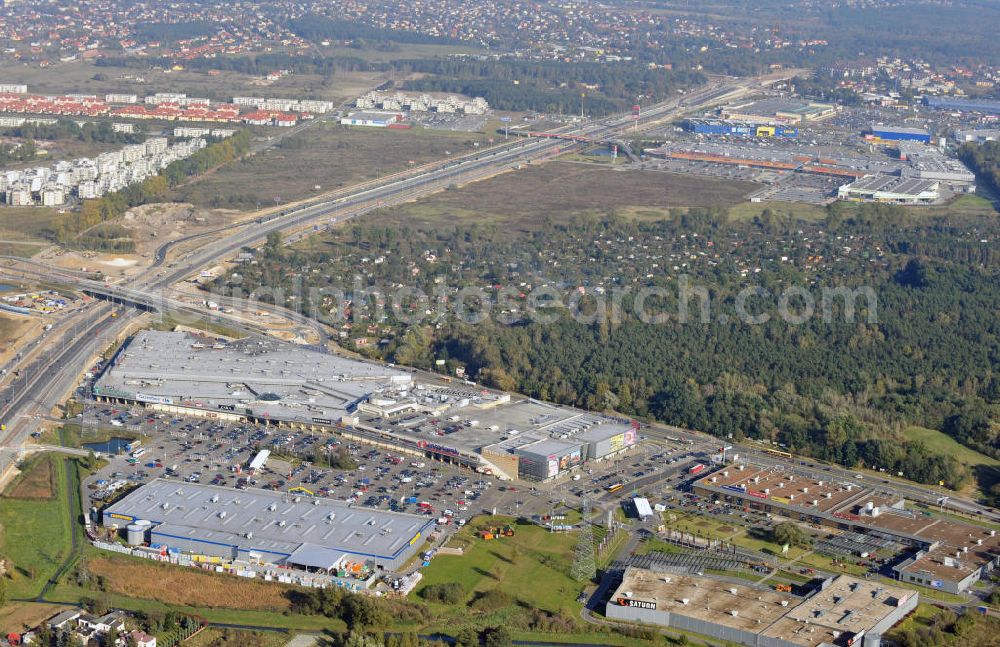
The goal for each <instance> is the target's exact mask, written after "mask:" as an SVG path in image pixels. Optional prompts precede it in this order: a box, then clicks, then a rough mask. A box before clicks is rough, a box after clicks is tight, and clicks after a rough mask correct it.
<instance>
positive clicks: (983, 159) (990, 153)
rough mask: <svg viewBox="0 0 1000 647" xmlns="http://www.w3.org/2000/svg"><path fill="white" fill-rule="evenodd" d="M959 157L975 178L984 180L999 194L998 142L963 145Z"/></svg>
mask: <svg viewBox="0 0 1000 647" xmlns="http://www.w3.org/2000/svg"><path fill="white" fill-rule="evenodd" d="M959 157H961V158H962V161H963V162H965V163H966V164H967V165H968V166H969V168H971V169H972V170H973V172H974V173H975V174H976V177H978V178H980V179H981V180H986V182H987V184H989V186H990V188H992V189H993V190H994V191H996V192H998V193H1000V142H986V143H985V144H982V145H977V144H972V143H968V144H963V145H962V148H961V149H960V150H959Z"/></svg>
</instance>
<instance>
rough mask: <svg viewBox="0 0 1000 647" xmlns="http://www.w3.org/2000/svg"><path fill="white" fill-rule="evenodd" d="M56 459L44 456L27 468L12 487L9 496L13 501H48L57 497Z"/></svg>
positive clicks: (34, 460) (37, 458) (32, 461)
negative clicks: (54, 463) (54, 464)
mask: <svg viewBox="0 0 1000 647" xmlns="http://www.w3.org/2000/svg"><path fill="white" fill-rule="evenodd" d="M55 460H56V458H55V457H54V456H52V455H48V454H43V455H40V456H38V457H36V458H35V459H33V460H31V462H30V463H29V464H28V465H26V466H25V469H24V471H22V472H21V474H19V475H18V478H17V480H16V481H14V483H13V484H12V485H11V487H10V490H8V492H7V496H9V497H11V498H13V499H29V500H35V501H38V500H47V499H51V498H52V497H54V496H55V495H56V491H55V488H56V479H55V469H54V466H53V462H54V461H55Z"/></svg>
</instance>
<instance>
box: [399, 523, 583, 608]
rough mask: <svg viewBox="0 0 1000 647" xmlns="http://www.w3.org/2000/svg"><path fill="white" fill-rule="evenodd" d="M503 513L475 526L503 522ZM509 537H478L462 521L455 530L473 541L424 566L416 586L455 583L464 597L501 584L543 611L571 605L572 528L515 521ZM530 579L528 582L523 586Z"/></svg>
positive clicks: (575, 589)
mask: <svg viewBox="0 0 1000 647" xmlns="http://www.w3.org/2000/svg"><path fill="white" fill-rule="evenodd" d="M511 522H513V519H511V518H507V517H483V518H481V519H478V518H477V520H476V523H475V527H476V528H477V529H481V528H486V527H490V526H505V525H507V524H509V523H511ZM514 531H515V534H514V536H513V537H502V538H499V539H493V540H490V541H487V540H484V539H481V538H480V537H478V536H477V532H476V530H473V529H472V528H470V527H468V526H466V527H465V528H463V529H462V530H461V531H459V533H458V535H459V536H461V537H463V538H464V539H466V540H467V541H470V542H471V547H468V548H466V550H465V554H463V555H461V556H458V555H437V556H436V557H435V558H434V561H433V562H431V565H430V566H428V567H426V568H425V569H423V574H424V579H423V580H422V581H421V584H420V586H419V588H418V591H419V590H423V589H424V588H426V587H427V586H430V585H432V584H443V583H449V582H458V583H460V584H462V585H463V586H464V587H465V590H466V591H467V593H468V597H470V598H471V597H472V595H473V593H479V592H484V591H489V590H492V589H499V590H501V591H504V592H506V593H508V594H510V595H511V596H513V597H514V598H516V599H518V600H522V601H524V602H525V603H527V604H528V605H530V606H531V607H533V608H539V609H544V610H546V611H552V612H556V611H560V610H564V609H565V610H567V612H568V613H571V612H570V611H568V610H569V608H570V605H571V603H572V601H573V599H574V598H575V597H576V595H577V594H578V593H579V592H580V590H579V584H578V583H576V582H575V581H574V580H573V579H572V578H571V577H570V576H569V571H570V566H571V564H572V561H573V550H574V547H575V545H576V540H577V534H576V533H551V532H549V531H547V530H545V529H544V528H541V527H539V526H534V525H528V526H514ZM526 582H530V583H531V585H530V586H525V583H526Z"/></svg>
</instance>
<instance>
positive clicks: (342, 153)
mask: <svg viewBox="0 0 1000 647" xmlns="http://www.w3.org/2000/svg"><path fill="white" fill-rule="evenodd" d="M490 136H491V135H487V134H486V133H461V132H451V131H441V130H426V129H423V128H411V129H409V130H389V129H386V128H364V127H348V126H341V125H340V124H335V123H329V122H326V123H322V124H317V125H315V126H313V127H311V128H309V129H307V130H305V131H304V132H303V133H301V134H295V135H292V136H290V137H288V138H287V139H286V140H285V141H283V142H281V144H279V145H278V146H275V147H274V148H271V149H269V150H267V151H265V152H263V153H260V154H258V155H255V156H252V157H249V158H247V159H246V160H244V161H242V162H238V163H235V164H230V165H228V166H226V167H224V168H221V169H218V170H217V171H215V172H213V173H211V174H209V175H208V176H206V177H204V178H201V179H199V180H197V181H195V182H192V183H190V184H186V185H184V186H182V187H180V188H179V189H178V190H177V191H175V192H174V196H173V197H174V198H176V199H178V200H182V201H185V202H192V203H194V204H196V205H200V206H217V207H234V208H256V207H257V204H258V203H259V204H260V205H261V206H262V207H266V206H269V205H273V204H274V203H275V199H276V198H278V199H279V201H280V202H282V203H283V202H290V201H296V200H300V199H303V198H307V197H309V196H310V195H313V194H315V193H317V192H319V191H331V190H333V189H337V188H339V187H343V186H347V185H351V184H355V183H358V182H363V181H366V180H374V179H377V178H378V177H381V176H384V175H388V174H391V173H395V172H398V171H402V170H405V169H406V168H408V167H410V166H411V162H413V164H423V163H427V162H432V161H435V160H440V159H445V158H446V157H448V156H449V154H450V155H452V156H454V155H460V154H463V153H469V152H472V151H474V150H475V147H474V144H476V143H478V144H479V145H480V146H486V145H487V144H488V141H487V140H488V139H489V137H490ZM316 186H319V187H321V188H320V189H319V190H317V189H316V188H315V187H316Z"/></svg>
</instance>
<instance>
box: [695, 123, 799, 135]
mask: <svg viewBox="0 0 1000 647" xmlns="http://www.w3.org/2000/svg"><path fill="white" fill-rule="evenodd" d="M684 127H685V128H687V129H688V130H689V131H691V132H693V133H696V134H699V135H729V136H731V137H796V136H798V134H799V130H798V128H794V127H792V126H784V125H780V124H779V125H762V124H751V123H746V122H743V121H730V120H725V119H688V120H686V121H685V122H684Z"/></svg>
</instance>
